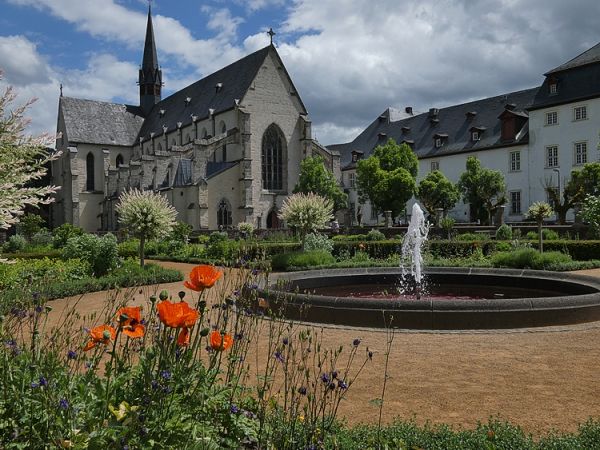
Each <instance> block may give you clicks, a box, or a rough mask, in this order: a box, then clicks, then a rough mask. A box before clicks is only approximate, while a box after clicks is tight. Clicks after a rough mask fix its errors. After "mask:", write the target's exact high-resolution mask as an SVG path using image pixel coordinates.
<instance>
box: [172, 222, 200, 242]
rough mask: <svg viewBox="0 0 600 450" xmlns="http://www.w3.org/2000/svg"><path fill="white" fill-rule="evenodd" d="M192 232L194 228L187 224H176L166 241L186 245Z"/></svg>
mask: <svg viewBox="0 0 600 450" xmlns="http://www.w3.org/2000/svg"><path fill="white" fill-rule="evenodd" d="M193 230H194V227H192V226H191V225H190V224H187V223H185V222H177V223H175V225H174V226H173V229H172V230H171V233H170V234H169V237H168V240H169V241H179V242H181V243H187V242H189V240H190V234H192V231H193Z"/></svg>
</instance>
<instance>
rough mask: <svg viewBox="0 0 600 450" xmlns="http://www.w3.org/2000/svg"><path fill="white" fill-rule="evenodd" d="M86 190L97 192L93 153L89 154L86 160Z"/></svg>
mask: <svg viewBox="0 0 600 450" xmlns="http://www.w3.org/2000/svg"><path fill="white" fill-rule="evenodd" d="M85 175H86V178H85V189H86V191H95V190H96V181H95V177H94V175H95V173H94V155H93V153H92V152H89V153H88V155H87V157H86V158H85Z"/></svg>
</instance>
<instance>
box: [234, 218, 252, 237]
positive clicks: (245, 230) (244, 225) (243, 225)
mask: <svg viewBox="0 0 600 450" xmlns="http://www.w3.org/2000/svg"><path fill="white" fill-rule="evenodd" d="M237 229H238V231H239V232H240V233H241V234H242V235H243V236H244V237H252V235H253V234H254V230H255V228H254V225H253V224H251V223H250V222H240V223H238V225H237Z"/></svg>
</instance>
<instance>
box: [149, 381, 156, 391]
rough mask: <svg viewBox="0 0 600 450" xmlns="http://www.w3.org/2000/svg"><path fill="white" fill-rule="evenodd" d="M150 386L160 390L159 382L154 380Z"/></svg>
mask: <svg viewBox="0 0 600 450" xmlns="http://www.w3.org/2000/svg"><path fill="white" fill-rule="evenodd" d="M150 386H151V387H152V389H158V381H156V380H152V381H151V382H150Z"/></svg>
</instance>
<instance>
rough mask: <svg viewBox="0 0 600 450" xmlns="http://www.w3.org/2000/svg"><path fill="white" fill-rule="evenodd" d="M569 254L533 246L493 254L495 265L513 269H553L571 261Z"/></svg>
mask: <svg viewBox="0 0 600 450" xmlns="http://www.w3.org/2000/svg"><path fill="white" fill-rule="evenodd" d="M571 261H572V259H571V257H570V256H569V255H567V254H564V253H561V252H546V253H540V252H539V251H538V250H535V249H532V248H522V249H518V250H515V251H511V252H498V253H496V254H494V255H493V256H492V265H493V266H494V267H510V268H513V269H535V270H553V267H554V266H556V265H560V264H565V263H569V262H571Z"/></svg>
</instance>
